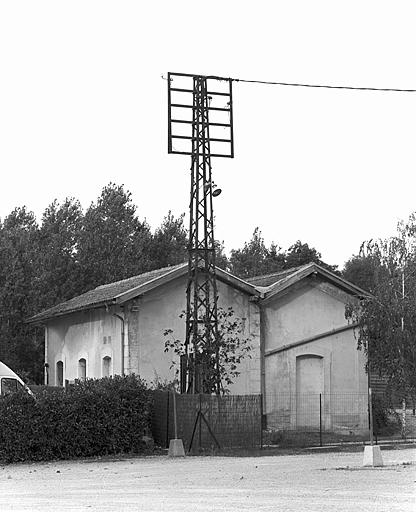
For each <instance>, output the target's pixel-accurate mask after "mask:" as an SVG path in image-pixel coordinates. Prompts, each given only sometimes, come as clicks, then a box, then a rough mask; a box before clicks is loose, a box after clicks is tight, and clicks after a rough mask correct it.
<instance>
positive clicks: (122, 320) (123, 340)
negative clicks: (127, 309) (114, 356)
mask: <svg viewBox="0 0 416 512" xmlns="http://www.w3.org/2000/svg"><path fill="white" fill-rule="evenodd" d="M113 316H115V317H117V318H118V319H119V320H121V347H120V348H121V351H120V356H121V358H120V366H121V375H122V376H124V345H125V343H124V342H125V329H124V325H125V321H124V318H123V317H122V316H121V315H118V314H117V313H113Z"/></svg>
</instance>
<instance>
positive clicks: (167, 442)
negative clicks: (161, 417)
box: [166, 391, 170, 448]
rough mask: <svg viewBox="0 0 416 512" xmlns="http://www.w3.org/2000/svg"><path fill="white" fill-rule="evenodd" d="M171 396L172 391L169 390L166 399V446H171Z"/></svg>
mask: <svg viewBox="0 0 416 512" xmlns="http://www.w3.org/2000/svg"><path fill="white" fill-rule="evenodd" d="M169 396H170V391H168V398H167V400H166V448H168V447H169Z"/></svg>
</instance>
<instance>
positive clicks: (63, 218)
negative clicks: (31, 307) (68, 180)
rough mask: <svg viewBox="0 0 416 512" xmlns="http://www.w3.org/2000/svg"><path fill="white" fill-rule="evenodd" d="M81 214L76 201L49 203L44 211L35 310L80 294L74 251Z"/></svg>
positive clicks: (77, 267)
mask: <svg viewBox="0 0 416 512" xmlns="http://www.w3.org/2000/svg"><path fill="white" fill-rule="evenodd" d="M82 218H83V213H82V209H81V205H80V203H79V201H77V200H75V199H72V198H71V199H66V200H65V201H64V202H63V204H62V205H60V204H59V203H58V202H57V201H56V200H55V201H53V202H52V203H51V204H50V205H49V206H48V207H47V208H46V210H45V211H44V213H43V216H42V224H41V227H40V229H39V234H38V239H39V254H38V261H37V279H36V281H35V283H33V284H34V286H35V288H36V292H37V295H38V297H39V301H38V309H44V308H47V307H51V306H53V305H55V304H57V303H59V302H63V301H65V300H68V299H70V298H72V297H74V296H75V295H77V294H78V293H81V291H82V283H80V282H79V274H80V272H79V266H78V262H77V250H78V240H79V234H80V230H81V226H82Z"/></svg>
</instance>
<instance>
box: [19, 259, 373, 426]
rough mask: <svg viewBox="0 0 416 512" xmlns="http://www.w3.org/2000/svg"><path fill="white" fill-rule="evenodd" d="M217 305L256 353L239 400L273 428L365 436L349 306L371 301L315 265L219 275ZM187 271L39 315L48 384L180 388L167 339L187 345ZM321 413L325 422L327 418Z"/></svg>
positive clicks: (149, 277) (125, 284)
mask: <svg viewBox="0 0 416 512" xmlns="http://www.w3.org/2000/svg"><path fill="white" fill-rule="evenodd" d="M217 280H218V294H219V306H221V307H224V308H228V307H232V308H233V310H234V313H235V316H236V317H238V318H241V319H243V321H244V335H245V336H246V337H249V338H250V340H251V344H252V352H251V356H252V357H251V358H250V359H245V360H244V362H243V363H242V365H241V368H240V372H241V373H240V375H239V377H238V378H237V379H236V381H235V382H234V383H233V385H232V386H231V388H230V392H231V393H233V394H256V393H262V395H263V407H264V410H263V412H264V414H265V415H266V417H267V424H268V426H270V427H273V428H291V429H293V428H296V429H299V428H310V427H316V425H317V422H319V421H320V422H322V421H323V427H324V428H326V429H332V430H337V429H338V430H339V429H341V430H342V429H349V430H354V431H357V430H363V429H365V428H367V376H366V373H365V356H364V354H363V353H362V352H361V351H358V350H357V342H356V339H355V338H354V326H353V325H349V324H348V323H347V321H346V319H345V305H346V304H347V303H348V302H350V301H356V300H359V297H360V296H363V295H364V294H365V292H364V291H363V290H361V289H360V288H358V287H356V286H355V285H353V284H351V283H349V282H347V281H345V280H344V279H342V278H341V277H339V276H337V275H335V274H333V273H331V272H329V271H327V270H326V269H324V268H322V267H320V266H318V265H316V264H314V263H311V264H308V265H304V266H302V267H298V268H294V269H289V270H287V271H284V272H279V273H275V274H271V275H268V276H261V277H257V278H252V279H250V280H249V281H244V280H242V279H239V278H237V277H235V276H232V275H231V274H229V273H227V272H225V271H223V270H221V269H217ZM186 282H187V264H181V265H177V266H174V267H167V268H164V269H159V270H155V271H152V272H148V273H145V274H141V275H139V276H135V277H132V278H130V279H125V280H123V281H119V282H116V283H110V284H107V285H103V286H99V287H97V288H95V289H94V290H91V291H89V292H87V293H85V294H83V295H81V296H79V297H75V298H73V299H71V300H69V301H67V302H64V303H62V304H58V305H57V306H55V307H53V308H51V309H48V310H46V311H43V312H41V313H39V314H38V315H36V316H34V317H33V318H31V319H30V320H29V321H30V322H32V323H42V324H43V325H44V326H45V363H46V366H47V368H46V372H45V379H47V382H48V383H49V384H50V385H57V386H62V385H64V382H65V381H66V380H68V381H72V380H74V379H77V378H80V379H83V378H86V377H93V378H99V377H104V376H110V375H115V374H128V373H133V372H134V373H136V374H138V375H140V377H142V378H143V379H145V380H146V381H147V382H149V383H151V382H154V381H162V382H163V381H165V380H166V381H172V380H173V379H174V377H175V373H174V371H175V370H174V369H173V368H172V357H173V356H172V354H171V353H166V352H165V351H164V342H165V338H164V335H163V333H164V331H165V330H166V329H172V330H173V331H174V334H175V336H176V337H178V338H179V339H183V338H184V321H183V319H181V318H180V317H179V316H180V314H181V312H182V311H183V310H184V309H185V287H186ZM319 411H321V413H320V412H319Z"/></svg>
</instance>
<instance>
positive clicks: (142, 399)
mask: <svg viewBox="0 0 416 512" xmlns="http://www.w3.org/2000/svg"><path fill="white" fill-rule="evenodd" d="M151 405H152V397H151V392H150V391H149V390H148V389H147V387H146V385H145V383H144V382H143V381H142V380H140V379H139V378H138V377H136V376H134V375H130V376H126V377H120V376H116V377H110V378H104V379H100V380H86V381H82V382H77V383H76V384H74V385H73V386H70V387H68V388H67V389H65V390H64V389H60V388H54V389H45V390H43V391H41V392H40V393H39V394H38V395H37V396H36V399H34V398H33V397H31V396H29V395H27V394H26V393H24V392H22V393H18V394H13V395H8V396H5V397H2V398H1V399H0V459H2V460H5V461H7V462H15V461H24V460H51V459H66V458H72V457H89V456H97V455H106V454H115V453H126V452H132V453H142V452H144V451H145V450H146V443H145V442H144V440H143V436H144V435H147V434H148V433H149V429H150V414H151Z"/></svg>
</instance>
